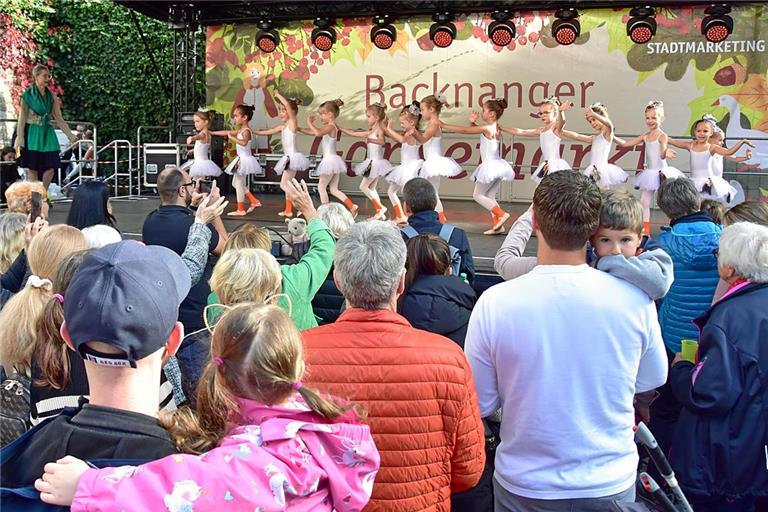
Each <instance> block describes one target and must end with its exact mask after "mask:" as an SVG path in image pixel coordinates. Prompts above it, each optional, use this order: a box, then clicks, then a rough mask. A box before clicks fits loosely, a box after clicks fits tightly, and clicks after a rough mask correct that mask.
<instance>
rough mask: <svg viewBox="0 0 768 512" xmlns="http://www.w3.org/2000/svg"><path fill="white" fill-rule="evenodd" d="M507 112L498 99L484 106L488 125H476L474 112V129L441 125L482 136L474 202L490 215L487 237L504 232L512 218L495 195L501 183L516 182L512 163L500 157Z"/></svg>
mask: <svg viewBox="0 0 768 512" xmlns="http://www.w3.org/2000/svg"><path fill="white" fill-rule="evenodd" d="M506 108H507V100H505V99H504V98H497V99H492V100H487V101H486V102H485V103H483V113H482V118H483V121H485V122H486V123H487V124H484V125H477V124H475V122H476V121H477V120H478V118H479V117H480V114H478V113H477V112H472V115H471V116H470V117H469V122H470V123H472V125H471V126H456V125H452V124H445V123H443V124H442V127H443V129H444V130H447V131H451V132H456V133H465V134H473V133H474V134H479V135H480V159H481V160H482V163H481V164H480V166H478V168H477V170H475V172H474V173H473V174H472V180H474V181H475V191H474V192H473V193H472V198H473V199H474V200H475V201H476V202H477V203H478V204H479V205H480V206H482V207H483V208H485V209H486V210H488V211H489V212H490V213H491V228H490V229H488V230H487V231H484V232H483V234H484V235H498V234H501V233H503V232H504V223H505V222H507V221H508V220H509V214H508V213H507V212H505V211H504V210H502V209H501V207H500V206H499V203H498V202H496V194H497V193H498V191H499V187H500V186H501V182H502V181H504V180H513V179H515V171H514V169H512V166H511V165H509V162H507V161H506V160H504V158H502V155H501V148H502V141H501V130H500V127H499V126H498V120H499V118H501V116H502V115H503V114H504V109H506Z"/></svg>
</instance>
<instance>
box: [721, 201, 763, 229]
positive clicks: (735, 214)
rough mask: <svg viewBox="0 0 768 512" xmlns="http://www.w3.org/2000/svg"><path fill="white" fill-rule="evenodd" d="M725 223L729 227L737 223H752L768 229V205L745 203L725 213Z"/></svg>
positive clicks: (756, 202) (757, 202)
mask: <svg viewBox="0 0 768 512" xmlns="http://www.w3.org/2000/svg"><path fill="white" fill-rule="evenodd" d="M724 221H725V223H726V224H727V225H729V226H730V225H731V224H736V223H737V222H752V223H753V224H760V225H761V226H766V227H768V203H763V202H760V201H745V202H743V203H739V204H737V205H736V206H734V207H733V208H731V209H730V210H728V211H727V212H725V218H724Z"/></svg>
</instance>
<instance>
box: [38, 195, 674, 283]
mask: <svg viewBox="0 0 768 512" xmlns="http://www.w3.org/2000/svg"><path fill="white" fill-rule="evenodd" d="M258 197H259V199H260V200H261V203H262V205H263V206H262V207H261V208H257V209H256V210H254V211H253V212H252V213H250V214H249V215H247V216H245V217H236V218H232V217H226V216H225V217H224V225H225V226H226V228H227V231H230V232H231V231H233V230H235V229H236V228H237V227H238V226H240V225H241V224H244V223H246V222H253V223H256V224H257V225H259V226H269V227H272V228H275V229H276V230H278V231H280V232H284V231H285V223H284V221H283V219H282V218H281V217H278V216H277V212H278V211H280V210H281V209H282V208H283V206H284V196H282V195H278V194H262V195H259V196H258ZM229 199H230V206H229V207H228V211H231V210H233V209H234V200H235V198H234V196H232V197H230V198H229ZM313 199H314V200H315V205H316V206H317V205H319V202H320V201H319V199H318V198H317V196H313ZM352 199H353V201H355V202H356V203H357V204H358V205H360V212H359V215H358V217H357V219H358V221H360V220H365V219H366V218H368V217H369V216H370V215H373V208H372V207H371V205H370V203H368V201H367V200H366V199H365V198H364V197H363V196H362V195H360V196H352ZM70 204H71V202H70V201H69V200H64V201H57V202H56V203H55V207H54V208H53V209H52V210H51V212H50V221H51V223H52V224H61V223H64V222H66V219H67V212H68V211H69V207H70ZM159 204H160V201H159V199H158V198H157V196H143V197H141V198H137V199H113V200H112V207H113V210H114V215H115V217H116V218H117V221H118V223H119V227H120V230H121V231H122V232H123V234H124V235H125V236H126V237H127V238H133V239H137V240H138V239H141V227H142V225H143V224H144V219H145V218H146V216H147V214H148V213H149V212H151V211H152V210H154V209H155V208H157V207H158V205H159ZM385 204H386V203H385ZM443 206H444V208H445V212H446V215H447V217H448V222H450V223H451V224H454V225H456V226H458V227H460V228H462V229H464V230H465V231H466V232H467V236H468V237H469V241H470V245H471V246H472V255H473V257H474V260H475V267H476V268H477V270H478V271H480V272H487V273H494V270H493V257H494V255H495V254H496V251H497V250H498V248H499V246H500V245H501V243H502V241H503V240H504V236H503V235H497V236H486V235H483V231H485V230H486V229H488V227H489V224H490V218H489V215H488V213H487V212H486V211H485V210H484V209H483V208H482V207H480V206H479V205H478V204H476V203H475V202H474V201H467V200H451V199H447V200H443ZM528 206H529V205H528V204H527V203H501V207H502V208H504V209H505V210H506V211H508V212H509V213H510V214H511V215H512V219H511V220H510V221H509V222H508V223H507V229H509V227H510V226H511V225H512V222H513V221H514V219H516V218H517V217H518V216H520V214H522V213H523V212H525V210H526V209H527V208H528ZM664 223H666V217H665V216H664V214H663V213H661V212H660V211H658V210H654V211H653V212H652V213H651V230H652V232H653V233H654V235H655V234H657V233H658V229H659V226H660V225H662V224H664ZM536 246H537V240H536V237H535V236H534V237H532V238H531V241H530V242H529V243H528V246H527V247H526V250H525V255H531V256H535V255H536Z"/></svg>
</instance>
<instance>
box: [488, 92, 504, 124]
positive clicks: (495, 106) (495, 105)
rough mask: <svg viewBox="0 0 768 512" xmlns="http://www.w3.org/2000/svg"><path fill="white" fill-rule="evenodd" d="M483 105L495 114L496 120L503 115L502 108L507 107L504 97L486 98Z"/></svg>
mask: <svg viewBox="0 0 768 512" xmlns="http://www.w3.org/2000/svg"><path fill="white" fill-rule="evenodd" d="M485 106H486V107H487V108H488V110H490V111H491V112H493V113H494V114H496V120H497V121H498V120H499V118H500V117H501V116H503V115H504V110H505V109H506V108H507V106H508V105H507V100H505V99H504V98H493V99H490V100H486V102H485Z"/></svg>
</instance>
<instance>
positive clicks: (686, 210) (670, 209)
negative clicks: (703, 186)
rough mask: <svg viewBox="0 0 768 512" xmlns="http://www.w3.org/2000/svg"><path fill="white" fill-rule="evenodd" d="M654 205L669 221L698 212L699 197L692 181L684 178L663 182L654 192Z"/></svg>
mask: <svg viewBox="0 0 768 512" xmlns="http://www.w3.org/2000/svg"><path fill="white" fill-rule="evenodd" d="M656 204H657V205H659V209H660V210H661V211H663V212H664V214H665V215H666V216H667V217H669V220H670V221H673V220H677V219H679V218H680V217H684V216H686V215H690V214H692V213H696V212H698V211H699V208H700V205H701V197H700V196H699V190H698V189H697V188H696V185H694V184H693V181H691V180H690V179H688V178H686V177H682V178H670V179H666V180H663V181H662V182H661V185H660V186H659V190H657V191H656Z"/></svg>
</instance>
